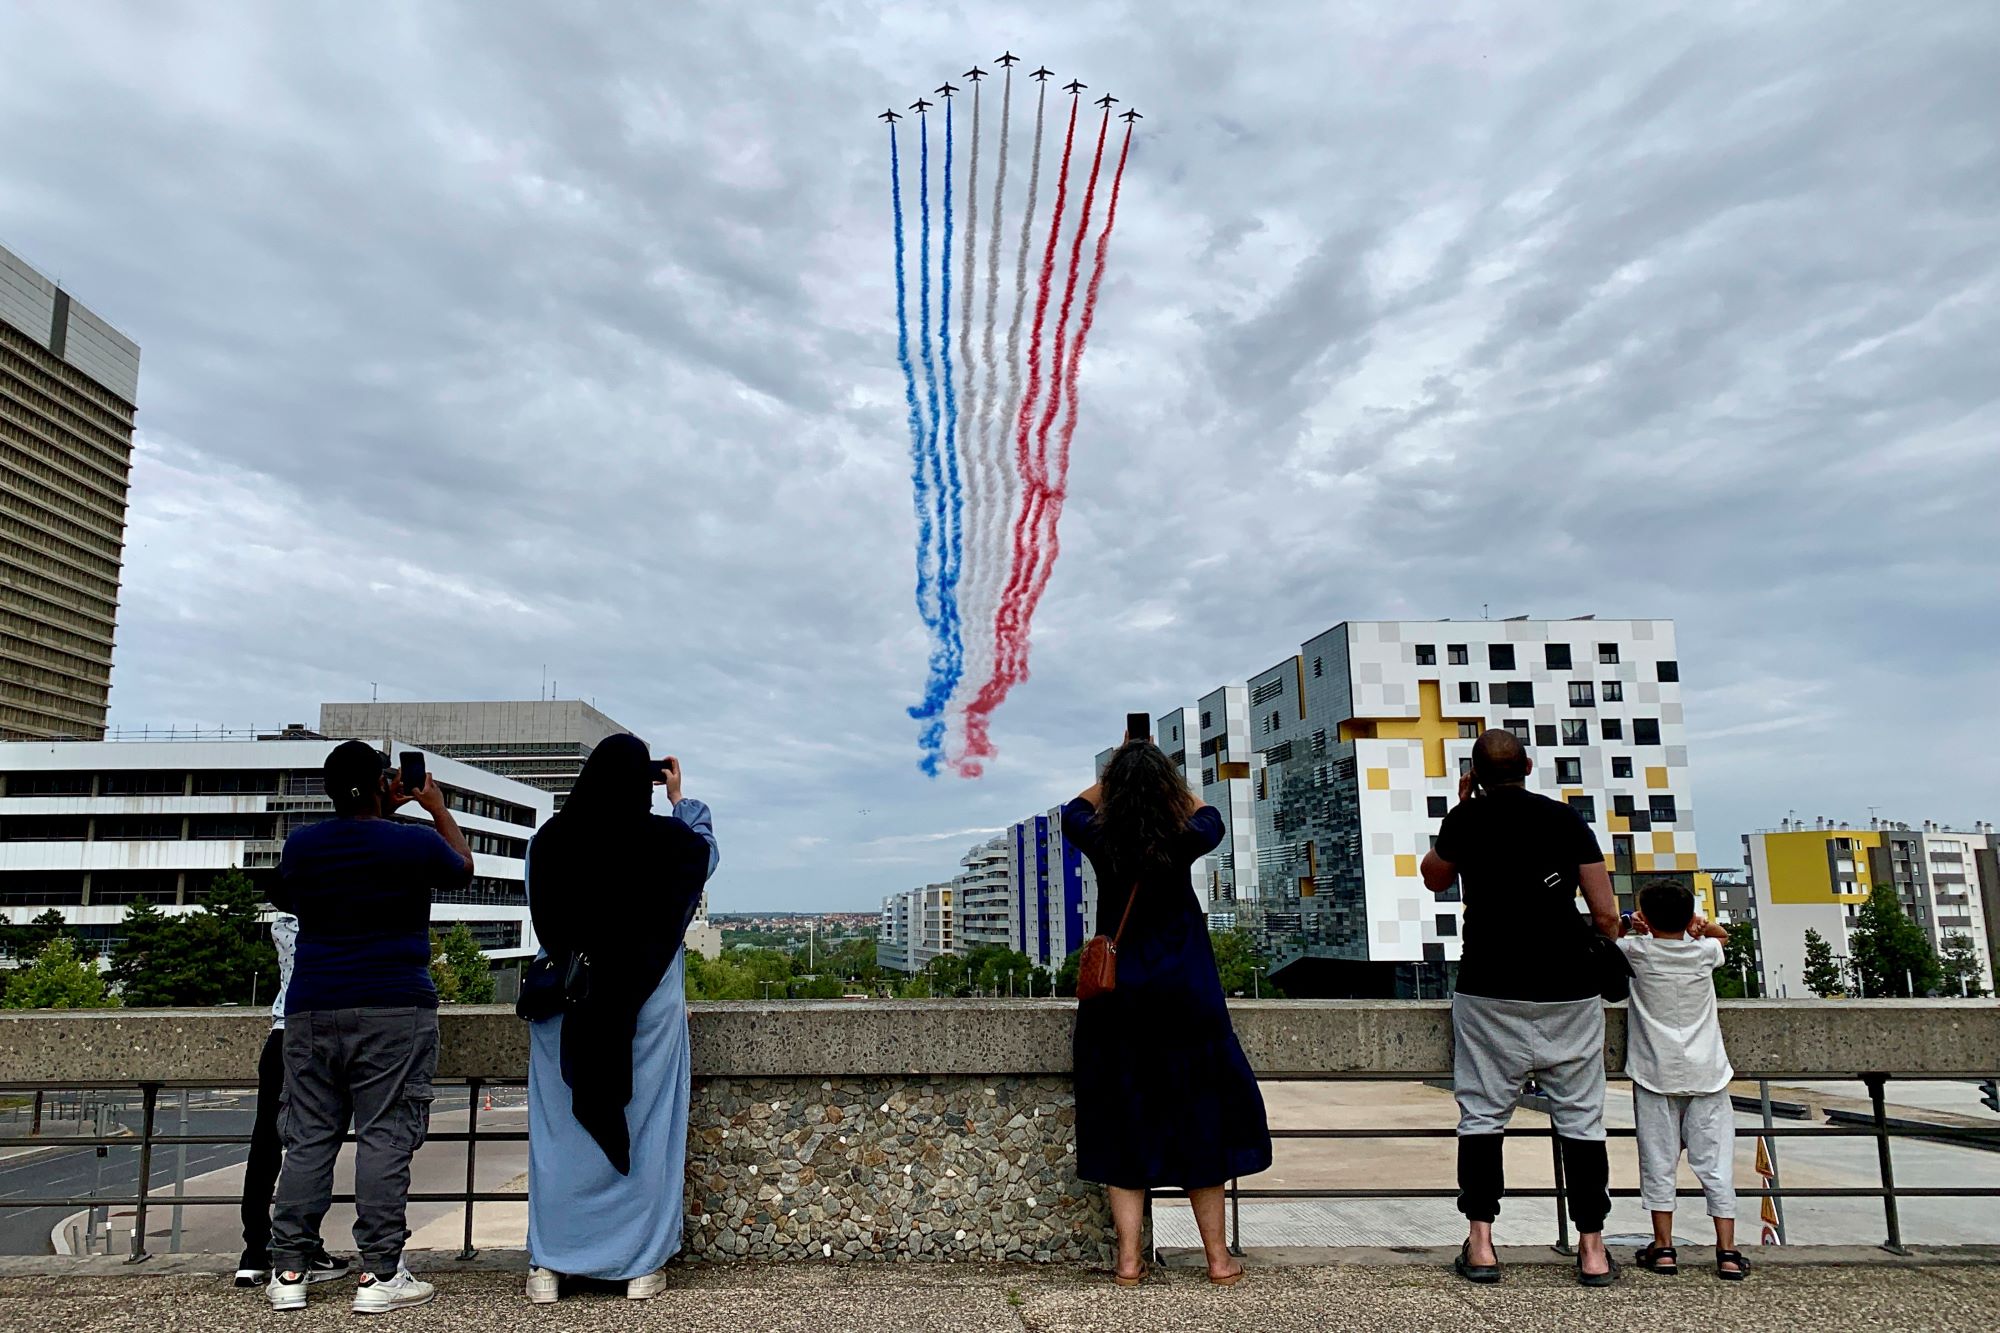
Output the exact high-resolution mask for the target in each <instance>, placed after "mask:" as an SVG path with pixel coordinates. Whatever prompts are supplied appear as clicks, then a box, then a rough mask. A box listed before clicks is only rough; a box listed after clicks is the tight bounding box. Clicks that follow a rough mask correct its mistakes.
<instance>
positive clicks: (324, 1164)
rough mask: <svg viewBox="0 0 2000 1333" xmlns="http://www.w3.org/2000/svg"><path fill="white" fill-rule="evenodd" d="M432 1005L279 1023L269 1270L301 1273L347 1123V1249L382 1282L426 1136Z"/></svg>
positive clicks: (402, 1235)
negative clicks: (350, 1152) (350, 1177)
mask: <svg viewBox="0 0 2000 1333" xmlns="http://www.w3.org/2000/svg"><path fill="white" fill-rule="evenodd" d="M437 1056H438V1022H437V1010H435V1009H320V1010H309V1011H307V1012H305V1013H302V1014H291V1015H288V1016H287V1017H286V1019H285V1096H284V1102H283V1106H282V1109H281V1110H280V1111H279V1112H278V1134H279V1137H280V1138H282V1139H283V1140H284V1144H285V1167H284V1171H283V1172H282V1173H281V1174H280V1175H279V1177H278V1196H277V1199H276V1201H275V1203H274V1205H273V1207H272V1216H271V1266H272V1268H273V1269H274V1270H275V1271H279V1272H284V1271H288V1270H298V1269H300V1268H302V1267H303V1266H304V1264H305V1261H306V1259H307V1257H308V1256H310V1255H312V1254H313V1253H315V1252H317V1251H318V1250H319V1248H320V1232H319V1226H320V1222H321V1220H322V1219H324V1218H325V1217H326V1210H327V1209H328V1208H329V1207H330V1206H332V1203H333V1163H334V1159H335V1158H337V1157H338V1156H339V1155H340V1141H341V1139H342V1138H343V1137H345V1136H346V1134H347V1126H348V1123H349V1122H350V1121H351V1122H352V1123H353V1125H354V1139H355V1146H354V1213H355V1218H354V1245H355V1248H356V1249H357V1250H359V1251H360V1252H361V1267H362V1268H363V1269H364V1270H365V1271H367V1272H370V1273H374V1274H375V1275H376V1276H378V1277H390V1276H393V1275H394V1274H395V1272H396V1269H397V1267H398V1266H399V1265H400V1264H401V1263H402V1260H403V1244H404V1242H406V1241H408V1240H409V1238H410V1228H409V1225H408V1213H409V1206H410V1157H411V1155H412V1154H414V1153H415V1152H416V1150H417V1149H418V1148H419V1147H420V1146H422V1144H423V1141H424V1135H425V1134H426V1133H428V1132H429V1130H430V1122H431V1095H432V1092H431V1083H432V1080H433V1078H434V1077H435V1076H436V1074H437Z"/></svg>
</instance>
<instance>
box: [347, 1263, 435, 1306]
mask: <svg viewBox="0 0 2000 1333" xmlns="http://www.w3.org/2000/svg"><path fill="white" fill-rule="evenodd" d="M435 1295H437V1288H436V1287H433V1286H432V1285H431V1284H430V1283H428V1282H420V1281H418V1280H417V1279H416V1278H414V1277H412V1276H410V1270H409V1269H407V1268H399V1269H397V1270H396V1276H394V1277H391V1278H380V1277H376V1276H375V1275H374V1274H373V1273H363V1274H362V1275H361V1285H360V1286H359V1287H358V1288H356V1289H355V1292H354V1313H356V1314H387V1313H388V1312H389V1311H391V1310H404V1309H408V1308H409V1307H410V1306H413V1305H425V1304H428V1303H429V1302H430V1299H431V1297H433V1296H435Z"/></svg>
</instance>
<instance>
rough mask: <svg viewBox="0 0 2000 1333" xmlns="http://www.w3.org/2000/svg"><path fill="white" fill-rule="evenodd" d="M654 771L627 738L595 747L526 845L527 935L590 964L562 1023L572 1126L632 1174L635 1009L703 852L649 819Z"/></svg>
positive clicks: (677, 935)
mask: <svg viewBox="0 0 2000 1333" xmlns="http://www.w3.org/2000/svg"><path fill="white" fill-rule="evenodd" d="M655 772H656V769H655V767H654V764H653V760H652V755H651V752H650V751H649V750H648V749H647V748H646V743H645V742H644V741H642V740H640V739H639V738H638V737H637V736H630V735H623V736H613V737H610V738H609V739H607V740H605V741H602V742H600V743H599V744H598V746H597V748H596V749H594V750H592V751H591V752H590V758H589V759H588V760H587V761H586V762H585V763H584V766H583V772H582V773H581V774H580V775H579V776H578V777H577V780H576V786H575V787H574V788H572V789H571V791H570V794H569V798H568V800H566V801H565V802H564V803H563V808H562V810H561V811H559V812H558V813H557V814H556V815H555V817H554V818H552V819H550V820H549V822H548V823H547V824H545V825H544V826H543V827H542V830H541V831H540V832H539V833H537V834H536V835H535V837H534V841H533V843H532V845H531V846H530V848H529V853H528V854H529V857H530V858H531V869H530V878H529V886H530V893H529V898H530V901H529V909H530V912H531V914H532V915H533V917H534V921H535V934H536V935H538V936H539V937H540V938H541V942H542V947H543V948H545V949H547V950H548V953H549V957H550V958H552V959H554V960H556V966H557V969H558V971H559V972H560V971H561V970H562V969H563V968H565V967H566V966H567V962H568V958H569V957H570V955H571V954H573V953H579V952H580V953H583V954H585V955H587V956H588V957H589V959H590V993H589V996H588V997H587V998H585V999H584V1000H582V1001H581V1002H580V1003H577V1004H574V1005H572V1006H571V1007H570V1009H569V1010H568V1011H567V1013H566V1014H565V1016H564V1018H563V1030H562V1075H563V1082H565V1083H567V1084H568V1085H569V1088H570V1107H571V1109H572V1111H573V1112H574V1114H575V1115H576V1119H577V1123H578V1124H580V1125H582V1126H583V1127H584V1129H585V1130H587V1131H588V1132H589V1134H590V1136H591V1137H592V1138H593V1139H595V1140H597V1144H598V1146H599V1147H601V1148H603V1149H604V1155H605V1156H606V1157H608V1158H610V1159H611V1164H612V1166H614V1167H616V1168H617V1170H618V1173H619V1174H620V1175H625V1174H628V1173H630V1171H631V1169H632V1146H631V1136H630V1134H629V1132H628V1130H627V1128H626V1125H625V1107H626V1104H627V1103H629V1102H630V1101H631V1100H632V1039H633V1035H634V1034H635V1033H636V1032H637V1030H638V1023H639V1011H640V1010H641V1009H642V1008H644V1007H645V1005H646V1001H648V1000H649V999H651V998H652V995H653V992H654V991H655V990H656V989H658V988H659V985H660V981H661V979H662V978H663V977H665V976H666V973H667V969H668V968H669V967H671V966H673V961H674V955H675V954H677V953H679V952H680V948H681V943H682V941H683V940H684V939H685V938H686V935H687V928H688V923H689V922H690V921H692V920H693V919H694V913H695V908H696V907H697V905H698V904H699V903H700V902H701V889H702V884H703V883H704V882H705V881H706V880H707V879H708V864H709V859H708V858H709V850H708V844H707V843H706V842H705V841H703V840H702V838H701V837H700V836H699V835H698V834H696V833H695V831H694V830H693V829H691V828H689V827H688V826H687V825H686V824H685V823H683V822H681V821H680V820H678V819H671V818H668V817H666V816H663V815H656V814H654V813H652V802H653V777H654V774H655Z"/></svg>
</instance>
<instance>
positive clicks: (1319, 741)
mask: <svg viewBox="0 0 2000 1333" xmlns="http://www.w3.org/2000/svg"><path fill="white" fill-rule="evenodd" d="M1312 752H1313V757H1314V758H1319V757H1321V756H1323V755H1325V754H1326V732H1325V731H1324V730H1320V731H1315V732H1314V733H1313V743H1312Z"/></svg>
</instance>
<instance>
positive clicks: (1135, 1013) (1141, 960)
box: [1063, 740, 1271, 1286]
mask: <svg viewBox="0 0 2000 1333" xmlns="http://www.w3.org/2000/svg"><path fill="white" fill-rule="evenodd" d="M1063 834H1064V836H1065V837H1067V838H1068V839H1069V840H1070V841H1071V842H1072V843H1074V844H1075V845H1076V846H1077V847H1079V848H1081V849H1082V850H1083V852H1084V854H1085V855H1086V856H1088V857H1089V858H1090V863H1091V865H1092V867H1093V868H1094V869H1095V870H1096V872H1097V933H1099V934H1102V935H1107V936H1108V935H1115V934H1117V932H1118V922H1119V918H1120V917H1121V916H1123V915H1124V913H1125V909H1126V904H1127V902H1128V901H1130V903H1131V908H1132V912H1131V917H1130V919H1129V920H1127V921H1126V924H1125V933H1124V936H1123V939H1122V940H1121V941H1120V943H1119V945H1118V985H1117V987H1116V988H1115V989H1113V990H1112V991H1111V992H1109V993H1108V994H1104V995H1099V996H1097V997H1095V998H1093V999H1090V1000H1086V1001H1084V1002H1083V1003H1082V1004H1081V1005H1080V1006H1079V1007H1078V1011H1077V1019H1076V1050H1075V1069H1076V1155H1077V1174H1078V1175H1080V1176H1082V1177H1083V1178H1084V1179H1085V1180H1094V1181H1097V1182H1099V1183H1100V1184H1102V1185H1104V1186H1106V1187H1107V1189H1108V1191H1109V1193H1110V1196H1111V1216H1112V1219H1113V1221H1114V1222H1115V1223H1116V1224H1117V1227H1118V1268H1117V1279H1118V1283H1119V1285H1120V1286H1130V1285H1133V1284H1135V1283H1137V1282H1138V1281H1139V1280H1140V1279H1141V1278H1142V1277H1144V1276H1145V1264H1144V1262H1143V1260H1142V1259H1141V1257H1140V1252H1139V1238H1140V1233H1141V1230H1142V1228H1143V1226H1144V1223H1145V1206H1146V1191H1147V1190H1148V1189H1151V1188H1156V1187H1178V1188H1181V1189H1185V1190H1186V1191H1187V1192H1188V1195H1189V1198H1190V1199H1191V1200H1192V1202H1193V1204H1194V1216H1195V1222H1196V1224H1197V1225H1199V1226H1200V1228H1201V1240H1202V1247H1203V1248H1204V1249H1205V1250H1206V1251H1207V1254H1208V1277H1209V1281H1211V1282H1214V1283H1217V1284H1219V1285H1223V1286H1228V1285H1230V1284H1232V1283H1234V1282H1236V1281H1237V1280H1238V1279H1240V1278H1241V1277H1242V1276H1243V1266H1242V1265H1241V1264H1239V1263H1238V1262H1237V1261H1236V1260H1235V1259H1234V1258H1232V1257H1231V1255H1230V1253H1229V1248H1228V1241H1227V1238H1226V1234H1225V1229H1224V1223H1223V1187H1224V1186H1225V1185H1226V1184H1227V1183H1228V1182H1229V1181H1230V1180H1231V1179H1232V1178H1233V1177H1236V1176H1248V1175H1254V1174H1256V1173H1257V1172H1259V1171H1263V1170H1266V1169H1267V1168H1268V1167H1269V1166H1270V1165H1271V1134H1270V1130H1269V1129H1268V1128H1267V1127H1266V1125H1265V1121H1264V1098H1263V1095H1262V1094H1261V1093H1260V1092H1259V1091H1258V1090H1257V1080H1256V1077H1255V1076H1254V1075H1253V1074H1252V1073H1251V1072H1250V1062H1249V1061H1248V1060H1246V1059H1245V1058H1244V1056H1243V1048H1242V1047H1241V1046H1239V1045H1238V1044H1237V1041H1236V1032H1235V1030H1234V1029H1233V1028H1231V1027H1230V1025H1229V1010H1228V1009H1227V1008H1226V1007H1225V1006H1224V1004H1223V1000H1222V981H1221V978H1220V977H1219V976H1218V975H1217V974H1216V969H1215V952H1214V950H1213V948H1212V947H1211V946H1210V944H1209V940H1208V917H1207V915H1206V914H1205V913H1204V912H1203V910H1202V907H1201V904H1200V903H1199V902H1198V901H1197V900H1196V898H1195V895H1194V892H1193V890H1192V888H1191V887H1190V885H1189V882H1188V870H1189V868H1190V867H1191V866H1192V865H1193V864H1194V863H1195V862H1196V861H1197V860H1199V859H1200V858H1201V857H1203V856H1205V855H1207V854H1208V853H1209V852H1211V851H1213V850H1215V846H1216V844H1217V843H1219V842H1221V841H1222V815H1221V814H1220V813H1219V812H1218V811H1216V810H1215V808H1214V807H1212V806H1207V805H1203V804H1202V803H1201V802H1200V801H1198V800H1197V799H1196V798H1195V797H1194V795H1193V794H1192V793H1190V792H1189V791H1188V789H1187V783H1186V782H1185V781H1183V779H1182V778H1181V775H1180V772H1179V770H1177V769H1176V768H1175V767H1174V766H1173V764H1172V763H1171V762H1170V761H1169V760H1168V759H1167V756H1166V755H1165V754H1164V753H1162V752H1161V750H1160V749H1159V747H1158V746H1156V745H1154V744H1153V743H1152V742H1151V741H1144V740H1139V741H1128V742H1127V743H1125V744H1124V745H1121V746H1120V747H1119V748H1118V750H1117V751H1116V752H1115V753H1114V754H1113V755H1112V756H1111V762H1110V764H1108V765H1107V766H1106V767H1105V770H1104V776H1103V778H1102V779H1101V780H1100V781H1099V782H1098V784H1097V785H1096V786H1094V787H1092V788H1090V789H1089V790H1088V791H1086V792H1084V793H1083V794H1082V795H1081V796H1079V797H1077V798H1076V799H1075V800H1073V801H1071V802H1070V803H1069V804H1068V805H1066V806H1064V807H1063ZM1135 892H1136V894H1137V896H1136V898H1135V897H1133V895H1134V893H1135Z"/></svg>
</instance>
